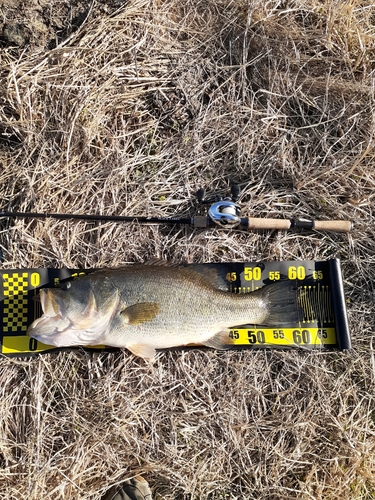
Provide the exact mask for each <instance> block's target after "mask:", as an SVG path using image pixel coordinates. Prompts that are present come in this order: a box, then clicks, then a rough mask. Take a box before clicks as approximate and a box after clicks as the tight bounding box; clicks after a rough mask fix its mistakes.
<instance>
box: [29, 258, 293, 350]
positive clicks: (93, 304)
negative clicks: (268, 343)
mask: <svg viewBox="0 0 375 500" xmlns="http://www.w3.org/2000/svg"><path fill="white" fill-rule="evenodd" d="M40 302H41V306H42V310H43V315H42V316H41V317H40V318H38V319H36V320H35V321H34V322H33V323H32V324H31V325H30V326H29V328H28V330H27V334H28V335H29V336H30V337H32V338H34V339H36V340H38V341H40V342H42V343H44V344H47V345H53V346H56V347H67V346H90V345H91V346H92V345H105V346H111V347H120V348H126V349H128V350H129V351H131V352H132V353H133V354H134V355H136V356H140V357H142V358H144V359H146V360H152V359H153V358H154V357H155V355H156V350H157V349H166V348H171V347H178V346H186V345H190V344H192V345H203V346H208V347H212V348H216V349H225V348H228V346H230V343H231V342H233V341H232V340H231V339H230V336H229V332H230V328H231V327H233V326H234V325H245V324H256V325H267V326H278V327H282V326H287V325H293V324H295V323H296V322H298V321H299V320H300V317H301V311H300V306H299V303H298V298H297V287H296V285H295V283H293V282H292V281H289V280H285V281H282V280H281V281H279V282H276V283H273V284H268V285H265V286H263V287H262V288H259V289H258V290H255V291H253V292H249V293H233V292H231V291H228V289H227V283H226V282H225V278H224V276H222V275H221V274H220V272H218V271H217V270H216V269H215V268H212V267H211V268H207V267H205V266H202V265H188V266H183V265H177V266H171V265H165V264H164V263H151V264H150V265H145V264H134V265H129V266H126V267H122V268H117V269H116V268H113V269H101V270H98V271H94V272H92V273H89V274H86V275H85V276H82V277H78V278H77V279H75V280H74V281H68V282H65V283H63V284H62V285H61V286H60V287H57V288H43V289H41V290H40Z"/></svg>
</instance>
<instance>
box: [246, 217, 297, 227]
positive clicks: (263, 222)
mask: <svg viewBox="0 0 375 500" xmlns="http://www.w3.org/2000/svg"><path fill="white" fill-rule="evenodd" d="M290 226H291V221H290V220H288V219H255V218H252V217H249V219H248V226H247V228H248V229H290Z"/></svg>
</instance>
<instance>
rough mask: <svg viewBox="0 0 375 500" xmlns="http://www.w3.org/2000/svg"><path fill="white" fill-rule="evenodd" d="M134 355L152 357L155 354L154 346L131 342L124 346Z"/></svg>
mask: <svg viewBox="0 0 375 500" xmlns="http://www.w3.org/2000/svg"><path fill="white" fill-rule="evenodd" d="M126 348H127V349H129V351H130V352H132V353H133V354H134V356H139V357H140V358H143V359H153V358H154V357H155V356H156V350H155V347H152V346H151V345H147V344H132V345H128V346H126Z"/></svg>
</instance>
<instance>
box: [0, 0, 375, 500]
mask: <svg viewBox="0 0 375 500" xmlns="http://www.w3.org/2000/svg"><path fill="white" fill-rule="evenodd" d="M42 4H43V5H44V3H43V2H39V4H38V5H39V6H38V7H35V8H36V9H39V10H38V11H37V16H36V17H35V19H39V20H40V19H47V18H46V15H47V14H46V12H47V11H45V10H41V9H42V8H41V7H40V6H41V5H42ZM0 7H1V8H2V10H3V15H5V16H6V13H7V8H9V5H8V3H7V2H2V5H1V6H0ZM51 12H52V11H51ZM51 12H50V11H48V13H49V14H48V15H49V16H51V15H52V14H51ZM56 12H57V11H56ZM81 14H82V13H81ZM83 14H84V15H83ZM83 14H82V15H81V17H79V16H78V15H77V19H79V22H78V21H77V26H73V25H72V23H71V26H73V27H71V28H69V30H68V29H66V30H65V31H64V33H63V34H64V36H62V35H61V32H60V35H61V36H60V35H59V36H58V34H56V37H55V40H54V41H53V43H52V42H51V41H50V42H49V43H48V41H47V40H46V41H45V37H47V34H48V33H50V31H48V30H51V29H52V28H51V26H52V27H53V26H56V27H58V26H60V25H61V19H55V20H53V22H52V20H51V17H49V18H48V19H49V25H48V26H49V28H48V30H47V29H42V30H41V33H42V34H43V37H44V38H41V40H42V41H43V43H44V45H40V44H38V43H37V40H38V37H37V36H35V26H36V25H35V23H34V24H33V29H34V31H33V37H31V38H30V37H29V39H28V40H29V42H30V43H31V46H23V47H22V46H15V45H17V40H19V42H18V43H19V44H20V45H22V44H21V41H20V40H21V39H20V38H17V36H18V35H19V30H20V29H21V28H20V27H19V26H22V24H19V25H18V28H17V30H18V31H17V30H16V31H11V30H10V28H9V22H8V24H7V26H6V27H5V28H4V26H3V35H2V43H3V49H2V52H1V53H0V64H1V66H0V72H1V81H0V166H1V170H0V190H1V191H0V192H1V207H2V208H4V209H7V210H9V209H13V210H31V211H50V212H75V213H101V214H131V215H155V216H156V215H159V216H172V215H175V214H178V215H181V216H186V215H187V214H189V215H194V214H195V213H196V211H197V207H196V205H195V204H194V194H195V191H196V190H197V189H198V188H200V187H202V186H203V187H206V188H207V189H208V190H209V191H210V192H212V193H220V194H223V195H224V194H227V193H228V186H229V185H230V183H231V182H232V181H234V180H235V181H237V182H239V183H240V185H241V188H242V195H241V200H240V202H241V205H242V208H243V213H251V214H255V215H258V216H269V217H288V218H289V217H305V218H320V219H331V218H338V219H351V220H352V221H353V222H354V230H353V232H352V233H351V234H350V235H342V234H328V233H326V234H325V233H321V234H317V233H310V232H304V233H298V234H292V233H282V232H268V231H263V232H259V233H249V234H245V233H243V232H240V231H233V232H225V231H220V230H213V231H210V232H204V231H200V230H192V229H190V228H180V227H175V228H165V227H156V226H153V227H151V226H149V227H147V226H137V225H130V226H129V225H128V226H126V225H121V224H112V223H108V224H102V225H94V224H90V223H83V222H81V223H77V222H73V221H68V222H66V221H65V222H64V221H61V222H60V221H59V222H58V221H53V220H48V221H35V220H15V221H2V222H1V226H0V228H1V232H0V249H1V251H2V253H3V261H2V266H3V267H7V268H18V267H21V268H22V267H38V266H40V267H48V266H50V267H53V266H55V267H61V266H68V267H99V266H116V265H120V264H124V263H127V262H142V261H144V260H147V259H148V258H150V257H163V258H167V259H170V260H173V261H175V262H178V261H182V260H183V261H188V262H193V261H199V262H202V261H205V262H208V261H211V262H213V261H230V260H239V261H256V260H266V259H274V258H276V259H283V260H293V259H296V258H304V259H317V260H318V259H328V258H332V257H339V258H341V259H342V266H343V270H344V281H345V287H346V291H347V297H348V311H349V319H350V327H351V333H352V339H353V350H352V351H351V352H349V353H345V354H342V353H331V354H322V353H306V352H250V351H249V352H231V353H218V352H200V351H197V350H195V351H194V350H190V351H185V352H181V351H180V352H173V353H172V352H169V353H162V354H160V356H159V358H158V360H157V362H156V363H155V365H154V366H153V367H152V368H150V367H148V366H145V364H144V363H143V362H142V361H139V360H137V359H135V358H134V357H132V356H131V355H130V354H129V353H128V352H123V353H122V352H117V353H110V354H100V355H99V354H94V355H93V354H87V353H83V352H65V353H60V354H58V355H44V356H41V357H37V358H33V359H30V360H10V359H2V360H1V363H0V377H1V384H0V387H1V398H0V407H1V412H0V414H1V422H2V423H1V427H0V429H1V430H0V467H1V472H0V498H1V499H2V498H4V499H9V498H12V499H16V500H21V499H26V498H27V499H30V500H31V499H35V500H36V499H38V500H39V499H40V498H44V499H51V500H52V499H63V498H64V499H67V498H69V499H70V498H71V499H82V500H84V499H87V500H88V499H90V500H94V499H95V500H98V499H99V498H100V496H101V494H102V493H103V492H104V491H105V490H106V488H107V487H108V486H109V485H111V484H113V483H115V482H120V481H121V480H123V479H125V478H127V477H131V476H132V475H135V474H142V475H143V476H144V477H145V478H146V479H147V480H148V481H149V482H150V485H151V487H152V489H153V491H154V493H155V498H156V499H158V498H164V499H185V500H188V499H189V500H190V499H220V498H231V499H243V498H246V499H253V498H254V499H273V498H274V499H279V498H283V499H287V498H300V499H320V498H322V499H341V498H346V499H356V500H357V499H367V498H374V497H375V481H374V477H375V459H374V456H375V449H374V448H375V429H374V389H375V387H374V384H375V362H374V351H373V333H374V326H375V325H374V319H373V318H374V310H375V307H374V289H373V282H374V275H375V272H374V264H375V244H374V241H375V231H374V214H373V200H374V188H375V171H374V147H373V145H374V109H375V106H374V57H375V52H374V51H375V34H374V33H375V32H374V29H375V9H374V6H373V5H372V3H371V2H370V1H368V2H361V1H359V0H352V1H350V2H344V1H341V0H337V1H335V2H329V1H326V2H323V1H318V0H314V1H312V2H305V1H303V0H296V1H292V0H291V1H274V2H261V1H251V2H246V1H238V2H231V1H229V0H210V1H204V2H197V1H194V2H193V1H187V2H179V1H176V0H165V1H156V0H155V1H153V0H150V1H148V0H130V1H129V2H127V3H126V4H123V3H122V2H115V1H112V2H109V1H108V2H105V3H104V2H101V3H100V5H97V4H95V3H94V4H93V5H92V8H91V9H87V10H86V11H85V12H83ZM17 15H18V16H21V17H22V16H24V24H25V23H27V20H28V19H31V16H32V9H31V11H30V9H29V10H27V9H26V10H24V11H23V10H22V9H21V8H20V10H19V12H18V14H17ZM28 16H29V17H28ZM38 16H39V17H38ZM43 16H44V17H43ZM8 17H9V15H8ZM64 19H65V18H64ZM8 21H9V19H8ZM16 21H17V23H20V20H19V19H18V18H17V20H16ZM40 22H41V21H40ZM64 22H65V21H64ZM73 24H74V23H73ZM46 26H47V24H46ZM4 29H5V31H4ZM56 29H57V28H56ZM61 29H62V27H61ZM7 30H8V31H7ZM9 33H11V34H9ZM12 33H13V35H12ZM14 33H15V34H14ZM17 33H18V35H17ZM56 33H57V32H56ZM19 36H20V35H19ZM12 44H13V45H12Z"/></svg>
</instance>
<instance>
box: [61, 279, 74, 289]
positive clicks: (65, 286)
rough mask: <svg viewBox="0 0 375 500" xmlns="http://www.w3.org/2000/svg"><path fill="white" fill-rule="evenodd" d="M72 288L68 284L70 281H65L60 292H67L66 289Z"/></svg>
mask: <svg viewBox="0 0 375 500" xmlns="http://www.w3.org/2000/svg"><path fill="white" fill-rule="evenodd" d="M71 286H72V284H71V283H70V281H67V282H66V283H63V284H62V285H61V289H62V290H68V288H70V287H71Z"/></svg>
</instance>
